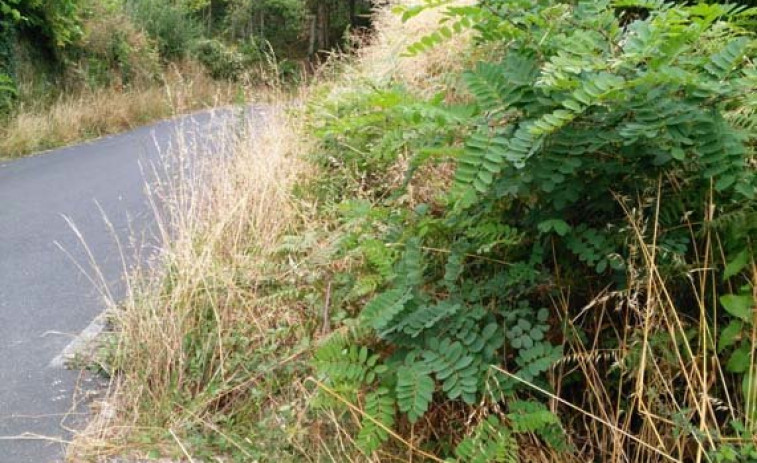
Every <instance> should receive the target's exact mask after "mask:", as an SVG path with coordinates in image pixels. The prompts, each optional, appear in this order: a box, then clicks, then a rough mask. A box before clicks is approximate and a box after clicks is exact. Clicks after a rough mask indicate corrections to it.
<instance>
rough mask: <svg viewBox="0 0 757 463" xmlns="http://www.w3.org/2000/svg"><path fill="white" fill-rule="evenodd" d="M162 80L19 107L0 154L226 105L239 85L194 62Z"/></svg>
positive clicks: (1, 132) (3, 134) (0, 134)
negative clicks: (214, 76)
mask: <svg viewBox="0 0 757 463" xmlns="http://www.w3.org/2000/svg"><path fill="white" fill-rule="evenodd" d="M164 81H165V82H164V84H162V85H158V84H153V85H150V86H142V87H139V88H134V89H124V88H119V87H109V88H102V89H96V90H82V91H80V92H78V94H74V95H66V96H64V97H61V98H59V99H58V100H56V101H55V102H53V103H52V104H51V105H41V106H32V107H29V106H26V107H24V106H22V107H21V108H19V109H18V110H17V111H15V112H14V114H13V116H12V117H11V118H10V119H9V120H8V121H7V122H6V123H5V125H4V126H2V127H0V158H3V157H16V156H20V155H24V154H29V153H32V152H35V151H40V150H44V149H49V148H54V147H58V146H65V145H70V144H72V143H76V142H79V141H82V140H86V139H90V138H95V137H100V136H103V135H108V134H113V133H117V132H121V131H124V130H127V129H131V128H134V127H136V126H139V125H142V124H146V123H148V122H151V121H155V120H158V119H162V118H166V117H169V116H172V115H175V114H180V113H182V112H187V111H191V110H195V109H200V108H207V107H213V106H216V105H220V104H228V103H230V102H232V101H234V99H235V98H236V97H237V95H238V90H239V86H237V85H233V84H231V83H227V82H218V81H214V80H212V79H210V78H209V77H207V76H206V75H205V73H204V72H203V71H202V70H201V69H200V68H199V67H198V66H197V65H191V64H187V65H184V66H182V68H181V69H179V68H174V69H172V70H170V71H169V72H168V73H167V75H166V76H165V78H164Z"/></svg>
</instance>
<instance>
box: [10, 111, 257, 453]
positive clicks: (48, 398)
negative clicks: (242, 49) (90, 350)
mask: <svg viewBox="0 0 757 463" xmlns="http://www.w3.org/2000/svg"><path fill="white" fill-rule="evenodd" d="M255 111H258V110H256V109H253V110H252V112H253V113H254V112H255ZM230 114H231V113H230V112H229V111H225V112H224V111H221V116H219V115H218V114H216V115H214V116H211V115H210V114H209V113H200V114H196V115H192V116H185V117H183V118H179V119H174V120H170V121H164V122H160V123H158V124H155V125H153V126H149V127H143V128H140V129H137V130H134V131H132V132H129V133H124V134H121V135H115V136H111V137H107V138H103V139H100V140H96V141H94V142H90V143H85V144H82V145H79V146H74V147H68V148H63V149H59V150H55V151H50V152H47V153H43V154H39V155H36V156H31V157H27V158H23V159H18V160H13V161H9V162H3V163H0V463H48V462H58V461H62V459H63V455H64V444H63V443H62V442H64V441H66V440H67V439H69V438H70V431H69V429H68V428H69V427H70V426H76V422H77V421H79V422H80V421H81V419H79V420H77V416H78V415H76V414H71V413H70V412H71V411H72V410H73V411H74V412H80V411H81V408H82V407H78V408H77V407H75V406H74V397H75V395H76V394H75V390H76V386H77V382H78V380H79V378H80V373H79V372H76V371H70V370H66V369H65V368H63V367H61V366H60V365H58V364H56V362H55V361H54V360H55V359H56V358H57V357H59V355H60V353H61V352H62V351H63V350H64V349H66V347H67V346H68V345H69V344H70V343H71V342H72V340H74V339H75V338H76V336H77V334H78V333H80V332H81V331H82V330H84V329H85V328H86V327H87V326H88V325H89V324H90V323H91V322H92V320H93V319H95V318H96V317H97V315H98V314H100V313H101V312H102V310H103V308H104V301H103V299H102V298H101V297H100V296H99V294H98V292H97V291H96V288H95V287H94V286H93V285H92V283H91V282H90V281H89V280H88V279H87V278H86V277H85V276H84V274H82V272H81V271H80V270H79V269H77V266H76V265H75V264H74V262H72V259H73V260H74V261H76V262H78V263H80V264H84V266H85V268H87V254H86V252H85V249H84V247H83V246H82V244H81V242H80V240H79V239H78V238H77V236H76V233H74V231H73V229H72V228H71V226H70V225H69V224H68V223H67V221H66V219H65V218H64V217H67V218H68V219H70V221H71V222H72V223H73V224H75V225H76V227H77V228H78V229H79V230H80V231H81V234H82V236H83V238H84V240H85V242H86V243H87V246H88V247H89V248H90V249H91V252H92V254H93V255H94V258H95V260H96V262H97V265H98V267H99V268H100V270H101V271H102V273H103V275H104V277H105V279H106V280H107V281H108V282H109V284H110V285H111V288H112V290H113V291H115V293H116V294H115V295H116V297H118V291H119V281H121V278H122V275H123V266H122V260H121V258H120V255H119V253H118V251H117V247H116V240H115V239H114V236H113V232H112V231H111V230H110V229H109V227H108V226H107V225H106V221H105V220H104V219H103V213H104V214H105V216H107V218H108V220H109V221H110V222H111V223H112V225H113V227H114V229H115V234H116V235H118V238H119V239H120V240H121V241H122V242H124V243H128V242H129V237H134V236H137V237H140V239H139V240H138V242H141V243H147V244H141V245H140V246H149V243H150V241H151V239H150V236H151V235H150V233H151V231H150V230H151V226H150V224H151V222H152V215H153V214H152V213H151V211H150V208H149V206H148V202H147V201H146V195H145V193H144V192H145V182H146V179H145V175H143V170H144V169H142V168H140V164H141V165H143V166H144V165H148V164H149V163H150V162H155V161H156V160H158V158H159V157H160V156H159V154H158V153H159V152H162V151H165V149H166V148H167V147H168V146H171V145H172V144H173V143H174V142H175V141H176V137H177V133H178V132H179V131H182V132H183V133H185V134H186V133H192V134H195V135H197V139H198V140H199V141H198V147H196V148H193V149H195V151H197V152H198V153H199V152H203V151H204V152H206V154H207V155H212V154H213V153H212V152H213V151H214V150H213V149H212V147H210V146H209V143H210V142H207V141H206V142H203V141H202V140H205V139H207V137H208V134H212V133H214V132H215V131H216V130H217V129H218V127H219V126H220V125H223V126H228V124H227V122H228V118H229V117H230ZM179 128H180V129H179ZM177 129H179V130H177ZM142 238H144V239H142ZM153 242H154V241H153ZM64 251H65V252H64ZM133 251H134V249H131V250H129V251H128V255H133ZM67 253H69V254H70V256H67Z"/></svg>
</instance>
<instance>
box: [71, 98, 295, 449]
mask: <svg viewBox="0 0 757 463" xmlns="http://www.w3.org/2000/svg"><path fill="white" fill-rule="evenodd" d="M255 113H256V114H257V115H255V116H254V117H252V118H250V119H249V120H247V121H246V122H245V123H244V124H245V126H244V127H243V130H242V131H241V133H240V132H239V126H238V124H237V123H226V126H227V127H228V129H229V130H228V131H223V130H222V131H221V133H216V134H214V135H213V140H212V143H213V145H214V146H215V147H216V148H219V147H220V149H221V150H225V149H228V150H229V151H228V152H226V153H216V155H214V156H213V157H212V158H208V157H206V158H202V157H198V156H196V155H195V153H194V152H193V149H194V147H195V146H196V145H195V141H193V140H191V139H186V138H184V139H183V142H179V143H177V144H176V146H174V148H173V149H171V150H170V152H168V153H166V156H165V158H164V160H163V162H161V163H159V165H155V166H153V167H152V168H151V172H152V175H151V177H152V178H153V179H155V180H154V182H153V183H151V187H150V190H149V191H150V198H151V201H152V204H153V205H154V212H155V216H156V217H157V219H158V221H157V229H158V231H159V233H158V234H159V237H160V240H159V245H158V248H159V253H158V255H157V256H156V257H155V258H154V259H155V260H154V262H153V263H152V264H151V265H149V266H146V267H142V269H141V270H140V271H138V272H135V273H133V274H131V275H130V276H129V279H128V285H127V287H128V289H129V290H128V294H127V296H126V298H125V300H122V301H111V304H112V309H111V312H110V314H111V317H112V324H113V326H114V327H115V329H116V330H117V337H116V338H113V339H117V341H116V343H115V344H113V345H111V346H109V349H108V353H107V355H108V359H107V363H108V365H109V366H108V367H107V368H108V369H109V370H111V372H112V374H113V381H112V382H111V386H110V391H109V393H108V394H107V397H108V398H107V401H106V402H105V403H103V404H100V405H99V407H100V409H101V410H104V412H101V413H97V414H96V415H95V419H94V420H93V422H92V423H91V424H90V426H89V427H88V429H86V430H85V431H84V432H83V433H81V434H80V435H79V436H78V437H77V439H76V442H75V443H74V445H72V446H71V448H70V449H69V450H70V454H71V458H72V459H74V460H78V459H84V458H98V457H103V458H104V457H105V456H108V455H120V454H135V455H140V454H142V455H143V454H144V453H145V452H146V451H147V450H154V449H156V448H157V449H160V450H161V451H162V453H163V454H164V455H174V456H177V457H181V456H184V455H182V453H183V452H185V451H188V450H187V449H192V448H193V447H192V445H190V444H188V443H185V442H183V441H184V439H187V438H191V437H192V436H194V435H195V434H202V433H205V434H210V435H215V436H216V437H217V438H218V439H223V440H224V445H227V446H228V447H229V450H230V451H232V452H233V451H236V452H238V453H239V454H240V455H242V456H244V457H245V458H247V457H250V458H251V456H250V454H249V451H248V450H245V449H246V448H248V447H249V443H248V442H246V441H244V440H243V439H244V438H243V437H240V436H241V435H242V432H241V431H239V430H238V429H237V428H236V427H235V426H229V425H228V421H229V420H234V419H236V420H239V421H240V422H242V421H243V422H244V423H243V425H242V426H254V425H257V424H258V423H259V422H262V421H264V420H265V419H267V418H270V416H271V415H270V414H269V413H268V412H269V411H270V410H275V409H276V400H277V399H276V397H272V398H271V399H270V400H268V399H263V400H257V399H256V400H253V399H251V397H250V394H251V391H254V390H255V389H256V388H257V387H262V386H260V384H264V383H267V382H268V381H271V380H274V379H275V378H274V375H273V372H274V370H275V369H276V368H278V367H279V366H280V367H285V366H286V365H287V363H288V360H287V359H286V358H283V357H281V358H280V357H279V355H280V354H281V353H282V352H289V350H290V348H291V347H292V346H293V345H294V344H296V342H297V340H298V339H299V338H300V337H302V336H304V335H305V333H304V331H303V330H304V329H305V328H306V326H307V324H308V320H307V313H306V312H304V311H301V310H295V308H293V307H288V306H283V305H280V304H276V303H273V302H271V301H268V300H266V299H265V298H263V297H261V295H262V294H263V292H264V288H265V287H266V285H267V284H268V282H269V280H270V279H271V278H272V277H273V276H275V275H276V274H275V273H274V274H272V273H271V271H270V269H269V268H268V266H267V265H266V262H267V259H268V257H269V256H270V255H271V254H272V253H273V252H274V251H275V249H276V245H277V243H278V241H279V238H280V236H281V235H282V234H283V233H284V232H285V231H286V230H287V229H288V228H289V227H290V226H291V224H292V222H293V221H294V220H295V214H296V210H295V208H294V205H293V204H292V202H291V201H290V189H291V187H292V182H293V181H294V180H295V178H296V177H297V175H298V173H299V171H300V168H299V161H298V158H299V155H300V154H301V152H302V150H303V149H305V144H304V143H302V141H301V140H302V139H301V138H299V137H298V136H297V135H298V134H299V133H301V127H300V124H299V122H298V120H297V119H296V118H292V117H289V116H287V114H286V113H285V111H284V109H283V107H282V106H277V105H270V106H261V107H258V108H256V111H255ZM281 277H282V278H285V277H286V276H285V275H281ZM268 375H271V376H268ZM266 387H271V388H273V385H269V386H266ZM269 407H270V408H269ZM96 408H97V406H96ZM229 429H230V430H231V431H229ZM229 432H233V433H234V435H229V434H227V433H229ZM145 436H148V437H147V438H145ZM145 439H147V440H145Z"/></svg>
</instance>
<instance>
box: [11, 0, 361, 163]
mask: <svg viewBox="0 0 757 463" xmlns="http://www.w3.org/2000/svg"><path fill="white" fill-rule="evenodd" d="M321 3H323V4H324V5H326V4H327V5H328V8H326V9H325V10H322V9H321V10H322V11H321V10H319V8H320V7H319V5H320V4H321ZM366 11H367V5H366V4H365V3H363V2H359V1H357V2H356V1H352V2H342V1H332V0H323V1H317V2H312V4H311V3H309V2H306V1H305V0H288V1H281V0H265V1H259V0H255V1H252V0H214V1H212V2H211V1H209V0H201V1H195V0H181V1H173V0H157V1H154V0H149V1H148V0H108V1H99V0H97V1H96V0H66V1H54V2H50V1H36V0H18V1H16V0H14V1H10V0H7V1H4V2H3V3H0V119H2V121H3V122H4V125H5V126H6V127H3V129H2V130H1V131H0V133H1V134H2V138H7V139H12V140H14V141H13V142H10V141H9V142H5V143H2V142H0V156H14V155H19V154H24V153H28V152H31V151H34V150H39V149H44V148H49V147H52V146H56V145H59V144H64V143H67V142H70V141H72V140H73V141H75V140H79V139H81V138H87V137H90V136H97V135H102V134H104V133H110V132H114V131H117V130H120V129H123V128H127V127H132V126H134V125H136V124H139V123H144V122H145V121H149V120H152V119H156V118H161V117H165V116H167V115H170V114H172V113H174V112H177V111H185V110H187V109H194V108H200V107H206V106H212V105H218V104H228V103H232V102H242V101H244V100H247V99H250V98H253V97H254V93H255V91H254V90H253V89H255V90H257V89H259V88H261V87H265V86H278V85H279V84H280V83H281V82H286V83H297V82H298V81H299V80H301V79H302V78H303V77H304V76H307V75H308V73H310V72H311V71H312V70H313V69H314V66H315V65H316V64H317V62H318V60H319V53H328V52H329V50H330V49H332V48H333V47H338V46H341V44H342V43H344V41H343V37H344V36H345V34H346V32H347V31H348V29H350V28H351V27H352V28H357V27H359V26H360V24H359V21H357V20H356V19H354V18H355V17H356V16H355V15H358V14H360V13H365V12H366ZM323 15H326V17H325V18H321V16H323ZM318 21H320V22H319V23H318V24H322V26H318V27H314V26H316V25H317V24H316V23H317V22H318ZM311 26H312V27H311ZM322 28H326V29H323V30H322ZM336 28H340V29H339V30H337V29H336ZM316 46H317V47H316ZM197 63H199V65H197ZM206 75H208V76H210V77H211V78H212V79H208V78H207V77H206ZM195 82H202V83H203V84H202V85H196V84H195ZM207 84H210V85H207ZM232 85H233V86H235V87H236V88H233V89H232V88H230V87H231V86H232ZM211 87H215V88H211ZM161 90H162V91H161ZM195 90H196V91H197V94H196V95H195V94H193V93H192V92H193V91H195ZM142 93H144V94H150V95H151V98H150V99H149V100H145V99H143V100H144V101H153V102H154V105H153V106H152V107H144V106H142V105H129V104H128V101H129V100H130V99H131V98H132V97H133V98H134V99H136V100H139V99H141V96H140V94H142ZM160 93H163V95H162V96H160V97H158V98H156V95H159V94H160ZM173 93H182V94H184V95H185V96H187V98H185V103H188V106H186V105H185V106H182V107H178V106H177V105H176V104H175V102H174V101H173V97H172V94H173ZM121 94H123V97H121V98H119V96H121ZM102 95H107V97H105V98H103V99H102V100H100V99H98V98H101V96H102ZM81 100H85V101H87V102H93V103H92V105H93V106H94V107H95V108H100V107H106V106H108V101H110V100H113V101H116V100H118V101H119V102H121V103H123V102H124V101H126V102H127V107H126V109H122V108H109V110H108V111H106V112H104V113H101V114H97V115H95V117H94V119H95V120H98V121H102V123H100V124H86V125H80V124H77V123H74V124H70V125H68V126H65V127H57V126H55V123H53V122H50V123H49V124H48V123H46V121H45V120H44V119H45V118H46V117H47V116H48V115H52V114H54V113H56V112H69V113H70V111H71V109H72V108H77V107H83V106H85V105H82V104H78V102H79V101H81ZM111 114H118V115H119V116H123V117H119V118H114V117H111ZM69 116H72V119H73V120H75V121H82V120H86V119H87V117H85V116H87V115H86V114H82V115H80V114H69ZM80 116H81V117H80ZM30 119H33V120H35V122H36V124H34V127H26V126H23V124H24V123H26V121H27V120H30ZM32 132H34V133H39V132H41V133H39V134H38V135H36V136H33V137H30V136H29V134H30V133H32ZM61 133H65V134H66V135H67V136H65V137H61V136H60V134H61Z"/></svg>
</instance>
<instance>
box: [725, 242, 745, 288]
mask: <svg viewBox="0 0 757 463" xmlns="http://www.w3.org/2000/svg"><path fill="white" fill-rule="evenodd" d="M748 263H749V252H748V250H747V249H744V250H742V251H741V252H740V253H738V254H737V255H736V257H734V258H733V260H731V261H730V262H728V264H727V265H726V266H725V271H724V272H723V281H725V280H727V279H729V278H731V277H733V276H735V275H737V274H738V273H739V272H741V271H742V270H744V267H746V266H747V264H748Z"/></svg>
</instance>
